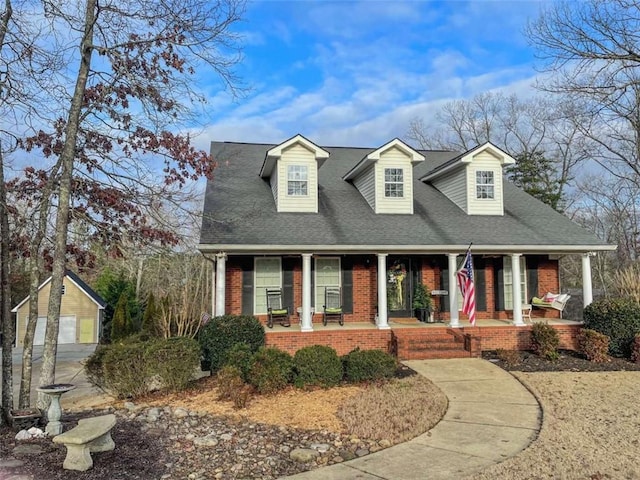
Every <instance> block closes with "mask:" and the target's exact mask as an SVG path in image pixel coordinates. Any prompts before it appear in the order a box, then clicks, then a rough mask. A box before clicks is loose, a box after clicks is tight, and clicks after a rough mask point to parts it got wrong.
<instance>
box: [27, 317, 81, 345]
mask: <svg viewBox="0 0 640 480" xmlns="http://www.w3.org/2000/svg"><path fill="white" fill-rule="evenodd" d="M46 328H47V317H38V323H37V325H36V335H35V337H34V340H33V344H34V345H44V332H45V329H46ZM63 343H76V317H75V315H71V316H67V317H60V331H59V332H58V345H60V344H63Z"/></svg>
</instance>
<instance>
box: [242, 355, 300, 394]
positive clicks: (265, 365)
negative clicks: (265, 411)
mask: <svg viewBox="0 0 640 480" xmlns="http://www.w3.org/2000/svg"><path fill="white" fill-rule="evenodd" d="M292 379H293V358H292V357H291V355H289V354H288V353H287V352H285V351H283V350H280V349H278V348H275V347H261V348H260V349H259V350H258V351H257V352H256V354H255V355H254V356H253V363H252V365H251V369H250V370H249V383H250V384H251V385H253V386H254V387H255V389H256V390H257V391H258V392H259V393H266V394H269V393H275V392H277V391H279V390H282V389H283V388H285V387H286V386H287V385H288V384H289V383H290V382H291V380H292Z"/></svg>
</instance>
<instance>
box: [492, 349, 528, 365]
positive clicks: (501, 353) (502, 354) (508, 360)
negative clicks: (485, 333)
mask: <svg viewBox="0 0 640 480" xmlns="http://www.w3.org/2000/svg"><path fill="white" fill-rule="evenodd" d="M496 356H497V357H498V359H499V360H502V361H503V362H504V363H505V364H506V365H507V366H509V367H512V366H514V365H518V364H519V363H520V361H521V360H522V358H521V356H520V352H519V351H518V350H506V349H504V348H499V349H498V350H496Z"/></svg>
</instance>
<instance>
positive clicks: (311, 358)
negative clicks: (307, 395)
mask: <svg viewBox="0 0 640 480" xmlns="http://www.w3.org/2000/svg"><path fill="white" fill-rule="evenodd" d="M293 364H294V369H295V375H296V378H295V384H296V386H298V387H303V386H305V385H313V386H320V387H333V386H335V385H338V384H339V383H340V382H341V381H342V377H343V370H342V361H341V360H340V357H339V356H338V354H337V353H336V351H335V350H334V349H333V348H331V347H328V346H326V345H312V346H310V347H304V348H301V349H300V350H298V351H297V352H296V353H295V355H294V356H293Z"/></svg>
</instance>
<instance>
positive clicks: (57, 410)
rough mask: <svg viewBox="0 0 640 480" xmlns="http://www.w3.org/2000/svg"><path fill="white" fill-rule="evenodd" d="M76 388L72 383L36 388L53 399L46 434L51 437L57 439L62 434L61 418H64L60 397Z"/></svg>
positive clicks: (48, 411) (48, 413)
mask: <svg viewBox="0 0 640 480" xmlns="http://www.w3.org/2000/svg"><path fill="white" fill-rule="evenodd" d="M74 388H76V386H75V385H72V384H71V383H54V384H51V385H43V386H42V387H37V388H36V390H37V391H38V392H42V393H46V394H47V395H49V396H50V397H51V403H50V404H49V409H48V410H47V428H46V429H45V433H46V434H47V435H49V436H50V437H55V436H56V435H60V434H61V433H62V423H60V417H61V416H62V408H61V407H60V397H61V396H62V394H63V393H67V392H68V391H69V390H73V389H74Z"/></svg>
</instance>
